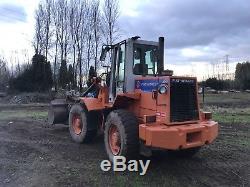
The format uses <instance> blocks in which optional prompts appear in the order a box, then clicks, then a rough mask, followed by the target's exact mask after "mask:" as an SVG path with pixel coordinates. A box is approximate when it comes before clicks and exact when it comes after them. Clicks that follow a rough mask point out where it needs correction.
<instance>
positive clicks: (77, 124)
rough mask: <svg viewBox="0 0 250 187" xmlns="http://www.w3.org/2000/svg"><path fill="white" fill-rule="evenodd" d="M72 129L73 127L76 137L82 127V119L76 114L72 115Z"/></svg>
mask: <svg viewBox="0 0 250 187" xmlns="http://www.w3.org/2000/svg"><path fill="white" fill-rule="evenodd" d="M72 127H73V130H74V132H75V134H77V135H79V134H81V132H82V127H83V126H82V119H81V116H80V115H78V114H74V115H73V119H72Z"/></svg>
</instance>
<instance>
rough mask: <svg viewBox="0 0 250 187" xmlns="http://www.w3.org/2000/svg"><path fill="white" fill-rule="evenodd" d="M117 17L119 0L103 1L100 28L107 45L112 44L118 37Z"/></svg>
mask: <svg viewBox="0 0 250 187" xmlns="http://www.w3.org/2000/svg"><path fill="white" fill-rule="evenodd" d="M119 15H120V13H119V0H104V5H103V16H102V19H103V22H102V24H103V25H102V28H103V31H104V32H103V34H104V37H105V38H106V41H107V44H108V45H112V44H114V42H115V40H117V38H118V36H119V26H118V18H119Z"/></svg>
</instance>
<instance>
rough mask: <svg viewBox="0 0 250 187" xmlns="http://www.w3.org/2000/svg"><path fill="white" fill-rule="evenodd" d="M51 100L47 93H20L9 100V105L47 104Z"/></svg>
mask: <svg viewBox="0 0 250 187" xmlns="http://www.w3.org/2000/svg"><path fill="white" fill-rule="evenodd" d="M51 99H52V96H51V95H50V94H49V93H22V94H18V95H15V96H12V97H11V98H9V103H10V104H28V103H48V102H50V100H51Z"/></svg>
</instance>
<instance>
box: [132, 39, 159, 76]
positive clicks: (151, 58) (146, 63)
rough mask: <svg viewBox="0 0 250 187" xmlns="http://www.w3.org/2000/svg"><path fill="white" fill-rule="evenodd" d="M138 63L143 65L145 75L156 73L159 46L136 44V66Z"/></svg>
mask: <svg viewBox="0 0 250 187" xmlns="http://www.w3.org/2000/svg"><path fill="white" fill-rule="evenodd" d="M136 64H140V65H142V67H143V69H144V74H145V75H155V74H156V70H157V46H153V45H143V44H134V68H135V66H136ZM141 74H143V73H141Z"/></svg>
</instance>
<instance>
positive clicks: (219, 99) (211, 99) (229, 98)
mask: <svg viewBox="0 0 250 187" xmlns="http://www.w3.org/2000/svg"><path fill="white" fill-rule="evenodd" d="M199 99H200V102H201V103H202V94H199ZM244 102H245V103H250V93H244V92H242V93H227V94H205V104H210V103H216V104H223V103H227V104H237V103H244Z"/></svg>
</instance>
